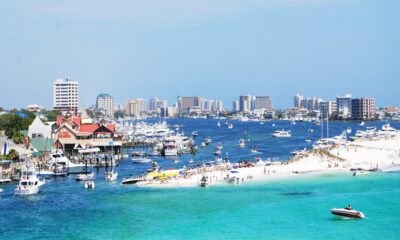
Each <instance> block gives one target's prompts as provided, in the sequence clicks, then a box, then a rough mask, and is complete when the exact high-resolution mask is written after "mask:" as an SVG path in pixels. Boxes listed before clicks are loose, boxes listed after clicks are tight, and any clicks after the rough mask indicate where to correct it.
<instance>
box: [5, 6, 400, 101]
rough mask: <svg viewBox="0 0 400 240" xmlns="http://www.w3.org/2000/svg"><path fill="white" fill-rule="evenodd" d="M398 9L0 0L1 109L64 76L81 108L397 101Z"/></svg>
mask: <svg viewBox="0 0 400 240" xmlns="http://www.w3.org/2000/svg"><path fill="white" fill-rule="evenodd" d="M399 12H400V1H398V0H393V1H390V0H375V1H372V0H346V1H345V0H230V1H228V0H202V1H200V0H198V1H193V0H172V1H166V0H146V1H136V0H131V1H128V0H126V1H106V0H96V1H93V0H89V1H79V0H69V1H50V0H37V1H7V0H6V1H1V3H0V30H1V31H0V43H1V45H0V50H1V51H0V80H1V86H0V96H1V98H0V99H1V101H0V106H3V107H5V108H11V107H17V108H20V107H26V105H28V104H32V103H37V104H39V105H43V106H45V107H47V108H51V107H52V101H53V99H52V83H53V81H54V80H55V79H56V78H64V77H67V76H69V77H71V78H72V79H73V80H77V81H79V84H80V105H81V107H84V106H90V105H91V104H93V103H94V102H95V98H96V96H97V95H98V94H99V93H102V92H106V93H109V94H110V95H112V96H113V97H114V98H115V100H116V102H120V103H123V102H124V101H125V99H130V98H137V97H142V98H150V97H152V96H158V97H160V98H163V99H167V100H168V101H169V104H172V102H173V101H176V97H177V96H191V95H200V96H205V97H206V98H209V99H217V100H223V101H224V107H227V108H231V105H232V101H233V100H235V99H236V98H237V96H239V95H243V94H253V95H270V96H271V97H272V99H273V106H274V107H275V108H286V107H291V106H292V104H293V96H294V95H295V94H297V93H300V94H302V95H305V96H311V97H312V96H316V97H320V98H323V99H328V100H329V99H334V98H335V96H336V95H344V94H346V93H351V94H352V95H353V96H354V97H374V98H376V104H377V105H378V106H386V105H397V106H400V97H399V94H398V93H399V87H400V67H399V65H400V64H399V63H400V47H399V44H400V14H399Z"/></svg>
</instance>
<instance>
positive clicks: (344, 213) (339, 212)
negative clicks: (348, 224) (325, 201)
mask: <svg viewBox="0 0 400 240" xmlns="http://www.w3.org/2000/svg"><path fill="white" fill-rule="evenodd" d="M331 213H332V214H333V215H336V216H340V217H349V218H364V217H365V216H364V214H363V213H362V212H359V211H356V210H354V209H348V208H332V209H331Z"/></svg>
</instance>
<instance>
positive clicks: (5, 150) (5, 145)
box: [3, 142, 7, 155]
mask: <svg viewBox="0 0 400 240" xmlns="http://www.w3.org/2000/svg"><path fill="white" fill-rule="evenodd" d="M6 154H7V142H4V154H3V155H6Z"/></svg>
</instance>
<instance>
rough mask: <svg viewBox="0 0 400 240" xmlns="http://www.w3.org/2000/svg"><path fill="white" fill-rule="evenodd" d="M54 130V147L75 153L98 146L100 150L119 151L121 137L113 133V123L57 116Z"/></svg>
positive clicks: (117, 152)
mask: <svg viewBox="0 0 400 240" xmlns="http://www.w3.org/2000/svg"><path fill="white" fill-rule="evenodd" d="M56 126H57V128H56V130H55V132H54V140H55V143H54V145H55V147H56V148H60V149H63V150H64V152H65V153H68V154H76V153H77V152H78V151H79V150H81V149H87V148H90V147H98V148H99V149H100V150H101V151H102V152H110V151H111V150H112V151H114V153H115V154H119V153H120V152H121V146H122V137H121V136H119V135H118V134H116V133H115V125H114V124H106V123H105V122H101V123H90V124H83V123H82V121H81V118H80V117H70V116H65V117H58V118H57V125H56Z"/></svg>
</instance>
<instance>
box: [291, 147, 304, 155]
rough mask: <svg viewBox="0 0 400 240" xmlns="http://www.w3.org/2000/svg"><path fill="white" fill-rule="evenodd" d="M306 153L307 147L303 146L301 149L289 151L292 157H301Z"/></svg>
mask: <svg viewBox="0 0 400 240" xmlns="http://www.w3.org/2000/svg"><path fill="white" fill-rule="evenodd" d="M306 153H307V148H304V149H302V150H296V151H292V152H290V154H291V155H292V156H293V157H302V156H303V155H304V154H306Z"/></svg>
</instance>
